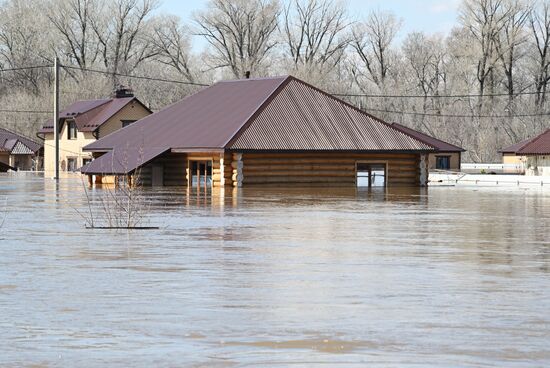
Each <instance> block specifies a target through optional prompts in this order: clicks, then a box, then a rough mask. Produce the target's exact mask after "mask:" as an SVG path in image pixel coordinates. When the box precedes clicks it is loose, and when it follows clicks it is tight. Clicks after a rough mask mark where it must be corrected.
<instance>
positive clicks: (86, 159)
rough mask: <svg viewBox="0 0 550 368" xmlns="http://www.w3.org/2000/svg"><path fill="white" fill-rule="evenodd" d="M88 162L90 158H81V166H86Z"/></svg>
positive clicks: (90, 160)
mask: <svg viewBox="0 0 550 368" xmlns="http://www.w3.org/2000/svg"><path fill="white" fill-rule="evenodd" d="M90 162H92V159H91V158H83V159H82V166H85V165H88V164H89V163H90Z"/></svg>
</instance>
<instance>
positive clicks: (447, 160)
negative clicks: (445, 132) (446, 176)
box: [435, 156, 451, 170]
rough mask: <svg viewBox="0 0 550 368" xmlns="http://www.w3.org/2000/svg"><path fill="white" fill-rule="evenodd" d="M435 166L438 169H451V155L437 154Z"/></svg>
mask: <svg viewBox="0 0 550 368" xmlns="http://www.w3.org/2000/svg"><path fill="white" fill-rule="evenodd" d="M435 168H436V169H438V170H450V169H451V156H436V158H435Z"/></svg>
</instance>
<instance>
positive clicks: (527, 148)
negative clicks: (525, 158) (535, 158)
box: [516, 129, 550, 155]
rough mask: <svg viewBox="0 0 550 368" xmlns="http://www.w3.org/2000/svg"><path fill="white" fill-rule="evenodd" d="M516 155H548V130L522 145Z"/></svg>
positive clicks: (549, 136) (549, 145) (549, 137)
mask: <svg viewBox="0 0 550 368" xmlns="http://www.w3.org/2000/svg"><path fill="white" fill-rule="evenodd" d="M516 154H518V155H550V129H547V130H546V131H545V132H543V133H542V134H540V135H538V136H536V137H535V138H533V139H531V140H530V141H529V142H527V143H526V144H524V145H523V147H521V148H520V149H519V150H518V151H517V152H516Z"/></svg>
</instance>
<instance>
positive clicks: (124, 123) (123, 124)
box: [121, 120, 136, 128]
mask: <svg viewBox="0 0 550 368" xmlns="http://www.w3.org/2000/svg"><path fill="white" fill-rule="evenodd" d="M121 121H122V127H123V128H126V127H127V126H128V125H130V124H132V123H135V122H136V120H121Z"/></svg>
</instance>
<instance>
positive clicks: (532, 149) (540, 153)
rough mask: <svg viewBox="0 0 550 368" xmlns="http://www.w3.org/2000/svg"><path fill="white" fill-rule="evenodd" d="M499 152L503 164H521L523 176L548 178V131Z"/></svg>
mask: <svg viewBox="0 0 550 368" xmlns="http://www.w3.org/2000/svg"><path fill="white" fill-rule="evenodd" d="M500 152H501V153H502V162H503V163H504V164H522V165H523V166H524V167H525V175H531V176H539V175H544V176H550V129H547V130H546V131H544V132H543V133H541V134H539V135H537V136H536V137H533V138H530V139H527V140H525V141H522V142H519V143H516V144H513V145H511V146H508V147H505V148H503V149H502V150H501V151H500Z"/></svg>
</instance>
